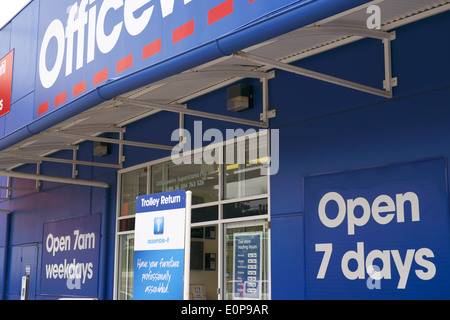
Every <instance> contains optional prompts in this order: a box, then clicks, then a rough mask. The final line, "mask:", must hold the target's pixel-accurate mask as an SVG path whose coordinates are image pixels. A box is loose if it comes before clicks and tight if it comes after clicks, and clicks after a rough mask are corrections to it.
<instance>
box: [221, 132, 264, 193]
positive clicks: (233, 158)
mask: <svg viewBox="0 0 450 320" xmlns="http://www.w3.org/2000/svg"><path fill="white" fill-rule="evenodd" d="M224 153H225V170H224V171H225V172H224V184H225V185H224V199H235V198H240V197H248V196H253V195H260V194H266V193H267V176H266V175H263V174H262V173H261V172H262V171H263V172H264V171H265V170H264V168H266V166H267V163H268V157H267V136H266V135H265V134H264V135H259V137H254V138H251V139H247V138H245V139H240V140H239V141H238V142H237V143H232V144H227V145H226V146H225V147H224Z"/></svg>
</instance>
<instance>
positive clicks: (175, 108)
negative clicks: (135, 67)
mask: <svg viewBox="0 0 450 320" xmlns="http://www.w3.org/2000/svg"><path fill="white" fill-rule="evenodd" d="M114 100H115V101H119V102H122V103H124V104H129V105H134V106H138V107H143V108H148V109H152V110H155V109H156V110H161V111H168V112H174V113H178V114H184V115H191V116H197V117H200V118H208V119H214V120H221V121H226V122H233V123H239V124H244V125H248V126H253V127H260V128H268V126H269V125H268V122H264V121H254V120H248V119H242V118H237V117H230V116H225V115H221V114H216V113H211V112H205V111H199V110H192V109H187V108H185V107H184V106H183V105H174V104H161V103H157V102H151V101H142V100H137V99H130V98H126V97H122V96H119V97H116V98H114Z"/></svg>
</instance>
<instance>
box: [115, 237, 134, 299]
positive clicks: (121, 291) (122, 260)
mask: <svg viewBox="0 0 450 320" xmlns="http://www.w3.org/2000/svg"><path fill="white" fill-rule="evenodd" d="M133 260H134V234H126V235H121V236H119V265H118V285H117V288H118V289H117V291H118V293H117V296H118V299H119V300H132V299H133V271H134V261H133Z"/></svg>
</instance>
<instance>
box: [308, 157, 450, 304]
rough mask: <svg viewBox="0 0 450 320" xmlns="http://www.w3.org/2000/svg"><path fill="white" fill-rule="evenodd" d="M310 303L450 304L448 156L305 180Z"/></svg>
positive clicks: (318, 176) (317, 176) (311, 177)
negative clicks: (399, 301) (400, 301)
mask: <svg viewBox="0 0 450 320" xmlns="http://www.w3.org/2000/svg"><path fill="white" fill-rule="evenodd" d="M304 186H305V189H304V200H305V237H306V238H305V245H306V248H305V249H306V293H307V298H308V299H449V298H450V290H449V288H450V273H449V272H448V270H450V217H449V204H448V188H447V163H446V160H445V159H442V158H438V159H431V160H424V161H417V162H410V163H404V164H398V165H389V166H383V167H376V168H369V169H362V170H354V171H345V172H338V173H331V174H323V175H315V176H309V177H306V178H305V180H304Z"/></svg>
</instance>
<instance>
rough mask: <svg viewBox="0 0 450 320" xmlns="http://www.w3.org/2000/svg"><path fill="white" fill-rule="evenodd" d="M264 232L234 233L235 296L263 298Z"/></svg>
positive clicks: (238, 297)
mask: <svg viewBox="0 0 450 320" xmlns="http://www.w3.org/2000/svg"><path fill="white" fill-rule="evenodd" d="M261 254H262V232H245V233H237V234H235V235H234V255H233V257H234V264H233V273H234V280H235V282H234V298H235V299H256V300H258V299H260V298H261Z"/></svg>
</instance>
